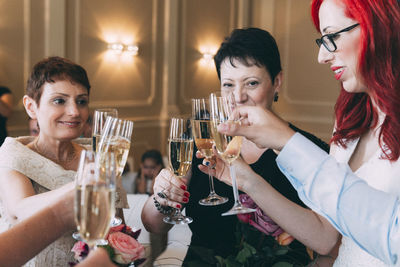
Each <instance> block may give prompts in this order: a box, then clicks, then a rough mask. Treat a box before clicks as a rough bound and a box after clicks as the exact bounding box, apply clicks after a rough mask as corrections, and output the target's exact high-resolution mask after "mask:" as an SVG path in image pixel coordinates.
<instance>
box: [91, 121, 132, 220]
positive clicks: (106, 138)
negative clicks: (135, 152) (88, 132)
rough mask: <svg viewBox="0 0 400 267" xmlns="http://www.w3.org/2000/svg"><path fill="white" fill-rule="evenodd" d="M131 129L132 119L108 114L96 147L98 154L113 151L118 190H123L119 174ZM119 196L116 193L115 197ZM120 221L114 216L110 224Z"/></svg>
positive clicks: (121, 169)
mask: <svg viewBox="0 0 400 267" xmlns="http://www.w3.org/2000/svg"><path fill="white" fill-rule="evenodd" d="M132 130H133V121H130V120H124V119H118V118H115V117H111V116H108V117H107V119H106V123H105V125H104V128H103V132H102V134H101V138H100V142H99V143H98V147H97V150H98V153H100V154H102V153H107V152H113V153H115V161H116V173H117V175H116V176H117V178H116V179H117V188H118V189H119V191H121V190H123V188H122V180H121V175H122V172H123V171H124V167H125V164H126V161H127V159H128V154H129V149H130V147H131V137H132ZM120 197H121V196H119V195H118V193H117V199H119V198H120ZM121 222H122V219H121V218H119V217H115V218H114V220H113V223H112V226H117V225H119V224H121Z"/></svg>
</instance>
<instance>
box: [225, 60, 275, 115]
mask: <svg viewBox="0 0 400 267" xmlns="http://www.w3.org/2000/svg"><path fill="white" fill-rule="evenodd" d="M233 65H234V66H232V64H231V63H230V61H229V59H228V58H227V59H225V60H224V61H223V62H222V64H221V92H222V93H224V92H227V91H229V92H232V93H233V95H234V96H235V101H236V103H237V105H247V106H260V107H263V108H267V109H270V108H271V106H272V102H273V99H274V94H275V92H278V91H279V90H280V87H281V80H282V72H280V73H279V74H278V75H277V76H276V77H275V82H274V83H272V80H271V76H270V74H269V72H268V71H267V70H266V68H265V67H258V66H257V65H255V64H253V65H252V66H246V65H244V64H243V63H242V62H240V61H239V60H233Z"/></svg>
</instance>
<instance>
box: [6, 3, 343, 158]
mask: <svg viewBox="0 0 400 267" xmlns="http://www.w3.org/2000/svg"><path fill="white" fill-rule="evenodd" d="M246 26H256V27H260V28H264V29H267V30H269V31H270V32H271V33H272V34H273V35H274V36H275V37H276V39H277V42H278V45H279V47H280V50H281V57H282V63H283V68H284V77H285V80H284V88H283V91H282V93H281V94H280V98H279V102H278V103H276V104H275V105H274V109H275V110H276V111H277V112H278V113H279V114H281V115H282V116H283V117H284V118H285V119H288V120H289V121H291V122H293V123H294V124H295V125H297V126H299V127H301V128H303V129H305V130H309V131H311V132H314V133H315V134H317V135H318V136H320V137H322V138H323V139H325V140H328V139H329V136H330V134H331V129H332V122H333V116H332V111H333V105H334V102H335V99H336V96H337V93H338V84H337V83H336V82H335V81H334V79H333V75H332V74H331V72H330V70H329V68H328V67H327V66H322V67H321V66H320V65H318V64H317V61H316V57H317V53H318V50H317V47H316V45H315V42H314V39H315V38H316V37H317V36H318V34H317V33H316V32H315V29H314V28H313V26H312V24H311V19H310V16H309V0H113V1H110V0H13V1H9V0H0V36H2V38H1V41H0V81H1V84H4V85H7V86H9V87H10V88H11V89H12V90H13V92H14V95H15V99H16V101H15V112H14V114H13V115H12V117H11V118H10V120H9V123H8V129H9V132H10V135H12V136H16V135H22V134H26V133H27V123H26V118H27V117H26V115H25V111H24V110H23V107H22V103H21V98H22V96H23V94H24V87H25V81H26V79H27V75H28V74H29V71H30V68H31V67H32V65H33V64H34V63H35V62H37V61H38V60H40V59H41V58H43V57H45V56H50V55H59V56H64V57H67V58H70V59H72V60H73V61H75V62H77V63H79V64H81V65H82V66H83V67H85V68H86V70H87V71H88V74H89V78H90V80H91V83H92V88H93V89H92V91H91V103H90V106H91V108H92V109H95V108H100V107H116V108H118V111H119V114H120V117H123V118H128V119H131V120H133V121H135V129H134V135H133V144H132V145H133V147H132V148H133V149H132V155H133V156H134V157H135V161H136V163H137V161H138V160H139V158H140V155H141V154H142V153H143V151H144V150H146V149H149V148H158V149H160V150H161V151H162V152H163V153H164V154H165V153H166V133H167V128H168V118H169V117H170V116H172V115H174V114H182V113H189V112H190V99H191V98H193V97H203V96H208V94H209V93H210V92H212V91H215V90H218V88H219V82H218V79H217V75H216V72H215V69H214V66H213V63H212V62H208V63H207V62H206V63H204V62H203V61H202V60H201V53H200V51H202V50H203V49H206V50H207V49H209V50H212V51H215V50H216V49H217V48H218V46H219V44H220V43H221V41H222V40H223V37H225V36H227V35H228V34H229V32H230V31H231V30H232V29H233V28H236V27H246ZM114 41H123V42H126V43H137V44H138V46H139V54H138V56H136V57H132V56H128V57H124V56H119V57H118V56H115V55H110V53H109V52H108V51H107V43H108V42H114Z"/></svg>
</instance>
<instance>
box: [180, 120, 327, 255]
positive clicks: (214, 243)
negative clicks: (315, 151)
mask: <svg viewBox="0 0 400 267" xmlns="http://www.w3.org/2000/svg"><path fill="white" fill-rule="evenodd" d="M290 127H291V128H292V129H293V130H295V131H297V132H300V133H301V134H303V135H304V136H305V137H307V138H309V139H310V140H311V141H313V142H314V143H315V144H317V145H318V146H319V147H321V148H322V149H324V150H325V151H329V146H328V145H327V144H326V143H325V142H323V141H322V140H320V139H318V138H317V137H315V136H314V135H312V134H309V133H307V132H304V131H302V130H300V129H297V128H296V127H294V126H293V125H290ZM194 151H196V148H195V150H194ZM276 157H277V155H276V154H275V153H274V152H273V151H272V150H271V149H268V150H266V151H265V152H264V153H263V154H262V155H261V157H260V158H259V160H258V161H257V162H255V163H254V164H251V165H250V166H251V168H252V169H253V170H254V171H255V172H256V173H257V174H259V175H260V176H262V177H263V178H264V179H265V180H266V181H268V182H269V183H270V184H271V185H272V186H273V187H274V188H275V189H276V190H277V191H279V192H280V193H281V194H282V195H284V196H285V197H287V198H288V199H290V200H291V201H293V202H295V203H297V204H299V205H301V206H303V207H305V205H304V204H303V202H302V201H301V200H300V199H299V197H298V195H297V192H296V190H295V189H294V188H293V187H292V185H291V184H290V182H289V181H288V179H287V178H286V177H285V176H284V174H283V173H281V172H280V170H279V168H278V166H277V164H276V161H275V159H276ZM201 163H202V159H197V158H196V157H194V160H193V167H192V169H193V174H192V178H191V179H190V184H189V186H188V191H189V192H190V198H189V203H187V204H186V214H187V215H188V216H190V217H192V218H193V222H192V223H191V224H189V227H190V229H191V231H192V240H191V244H190V246H201V247H205V248H209V249H212V250H214V251H215V252H216V254H217V255H221V256H223V257H226V256H228V255H230V254H232V253H233V250H234V248H233V246H234V245H235V236H234V232H235V231H236V224H237V222H238V219H237V216H235V215H232V216H221V213H223V212H226V211H228V210H229V209H230V208H231V207H232V206H233V192H232V187H231V186H229V185H226V184H225V183H223V182H220V181H219V180H218V179H214V185H215V192H216V193H217V194H219V195H220V196H226V197H228V198H229V201H228V202H227V203H225V204H222V205H218V206H202V205H200V204H199V203H198V202H199V200H200V199H202V198H205V197H206V196H207V195H208V192H209V180H208V176H207V175H206V174H204V173H202V172H201V171H200V170H199V169H198V167H197V166H198V165H199V164H201ZM194 256H195V255H193V253H190V249H189V250H188V254H187V255H186V258H185V261H186V260H192V259H193V257H194Z"/></svg>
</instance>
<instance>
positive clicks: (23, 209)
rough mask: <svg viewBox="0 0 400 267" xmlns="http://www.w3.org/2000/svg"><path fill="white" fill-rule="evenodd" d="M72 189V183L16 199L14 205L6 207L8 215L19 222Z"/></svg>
mask: <svg viewBox="0 0 400 267" xmlns="http://www.w3.org/2000/svg"><path fill="white" fill-rule="evenodd" d="M73 190H74V185H73V183H69V184H67V185H64V186H62V187H60V188H58V189H56V190H51V191H48V192H45V193H41V194H37V195H32V196H29V197H25V198H23V199H20V200H18V201H17V202H16V203H14V205H11V207H10V209H8V212H9V215H10V216H11V217H12V218H14V219H15V221H16V222H20V221H22V220H24V219H26V218H28V217H30V216H32V215H33V214H35V213H37V212H38V211H40V210H42V209H43V208H46V207H47V206H48V205H49V203H51V202H53V201H56V200H57V199H58V198H59V197H60V196H61V195H63V194H66V193H68V192H72V191H73Z"/></svg>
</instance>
